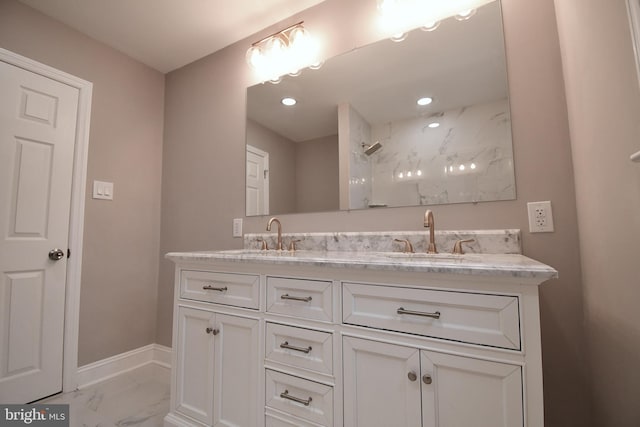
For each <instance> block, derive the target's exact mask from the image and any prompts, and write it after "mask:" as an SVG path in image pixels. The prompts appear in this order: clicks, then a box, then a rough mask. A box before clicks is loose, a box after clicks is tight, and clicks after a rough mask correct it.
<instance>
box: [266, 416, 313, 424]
mask: <svg viewBox="0 0 640 427" xmlns="http://www.w3.org/2000/svg"><path fill="white" fill-rule="evenodd" d="M317 426H318V425H317V424H311V423H307V422H305V421H302V420H301V419H296V420H295V421H294V420H293V419H289V418H288V417H285V416H282V415H280V414H278V415H275V414H272V413H267V414H266V415H265V427H317Z"/></svg>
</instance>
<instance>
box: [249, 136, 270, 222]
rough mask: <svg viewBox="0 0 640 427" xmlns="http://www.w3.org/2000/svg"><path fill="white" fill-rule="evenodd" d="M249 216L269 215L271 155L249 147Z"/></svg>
mask: <svg viewBox="0 0 640 427" xmlns="http://www.w3.org/2000/svg"><path fill="white" fill-rule="evenodd" d="M246 202H247V207H246V210H247V215H268V214H269V153H267V152H266V151H262V150H260V149H258V148H255V147H252V146H250V145H247V166H246Z"/></svg>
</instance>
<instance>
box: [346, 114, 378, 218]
mask: <svg viewBox="0 0 640 427" xmlns="http://www.w3.org/2000/svg"><path fill="white" fill-rule="evenodd" d="M340 111H346V112H347V113H346V114H347V116H346V117H344V116H343V115H342V114H341V115H340V117H339V120H346V122H347V123H348V127H349V208H350V209H364V208H367V207H368V206H369V204H370V203H371V198H372V188H371V185H372V184H371V183H372V172H373V171H372V169H371V162H370V160H369V156H367V155H365V154H364V148H363V147H362V144H363V143H364V144H366V145H370V144H371V141H372V139H371V125H370V124H369V123H368V122H367V121H366V120H365V118H364V117H362V115H360V113H359V112H358V111H357V110H356V109H354V108H353V107H352V106H351V105H348V109H347V108H344V109H341V110H340Z"/></svg>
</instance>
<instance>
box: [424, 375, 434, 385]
mask: <svg viewBox="0 0 640 427" xmlns="http://www.w3.org/2000/svg"><path fill="white" fill-rule="evenodd" d="M422 382H423V383H425V384H431V383H432V382H433V378H431V375H429V374H424V375H423V376H422Z"/></svg>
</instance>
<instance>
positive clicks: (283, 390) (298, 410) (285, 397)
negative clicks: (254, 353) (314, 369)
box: [265, 369, 333, 426]
mask: <svg viewBox="0 0 640 427" xmlns="http://www.w3.org/2000/svg"><path fill="white" fill-rule="evenodd" d="M265 380H266V381H265V382H266V392H267V393H266V406H267V407H268V408H272V409H277V410H279V411H282V412H285V413H288V414H291V415H293V416H295V417H300V418H303V419H305V420H308V421H311V422H314V423H317V424H320V425H323V426H332V425H333V387H331V386H328V385H325V384H320V383H317V382H314V381H309V380H305V379H302V378H299V377H294V376H293V375H287V374H283V373H282V372H277V371H273V370H271V369H267V370H265Z"/></svg>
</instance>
